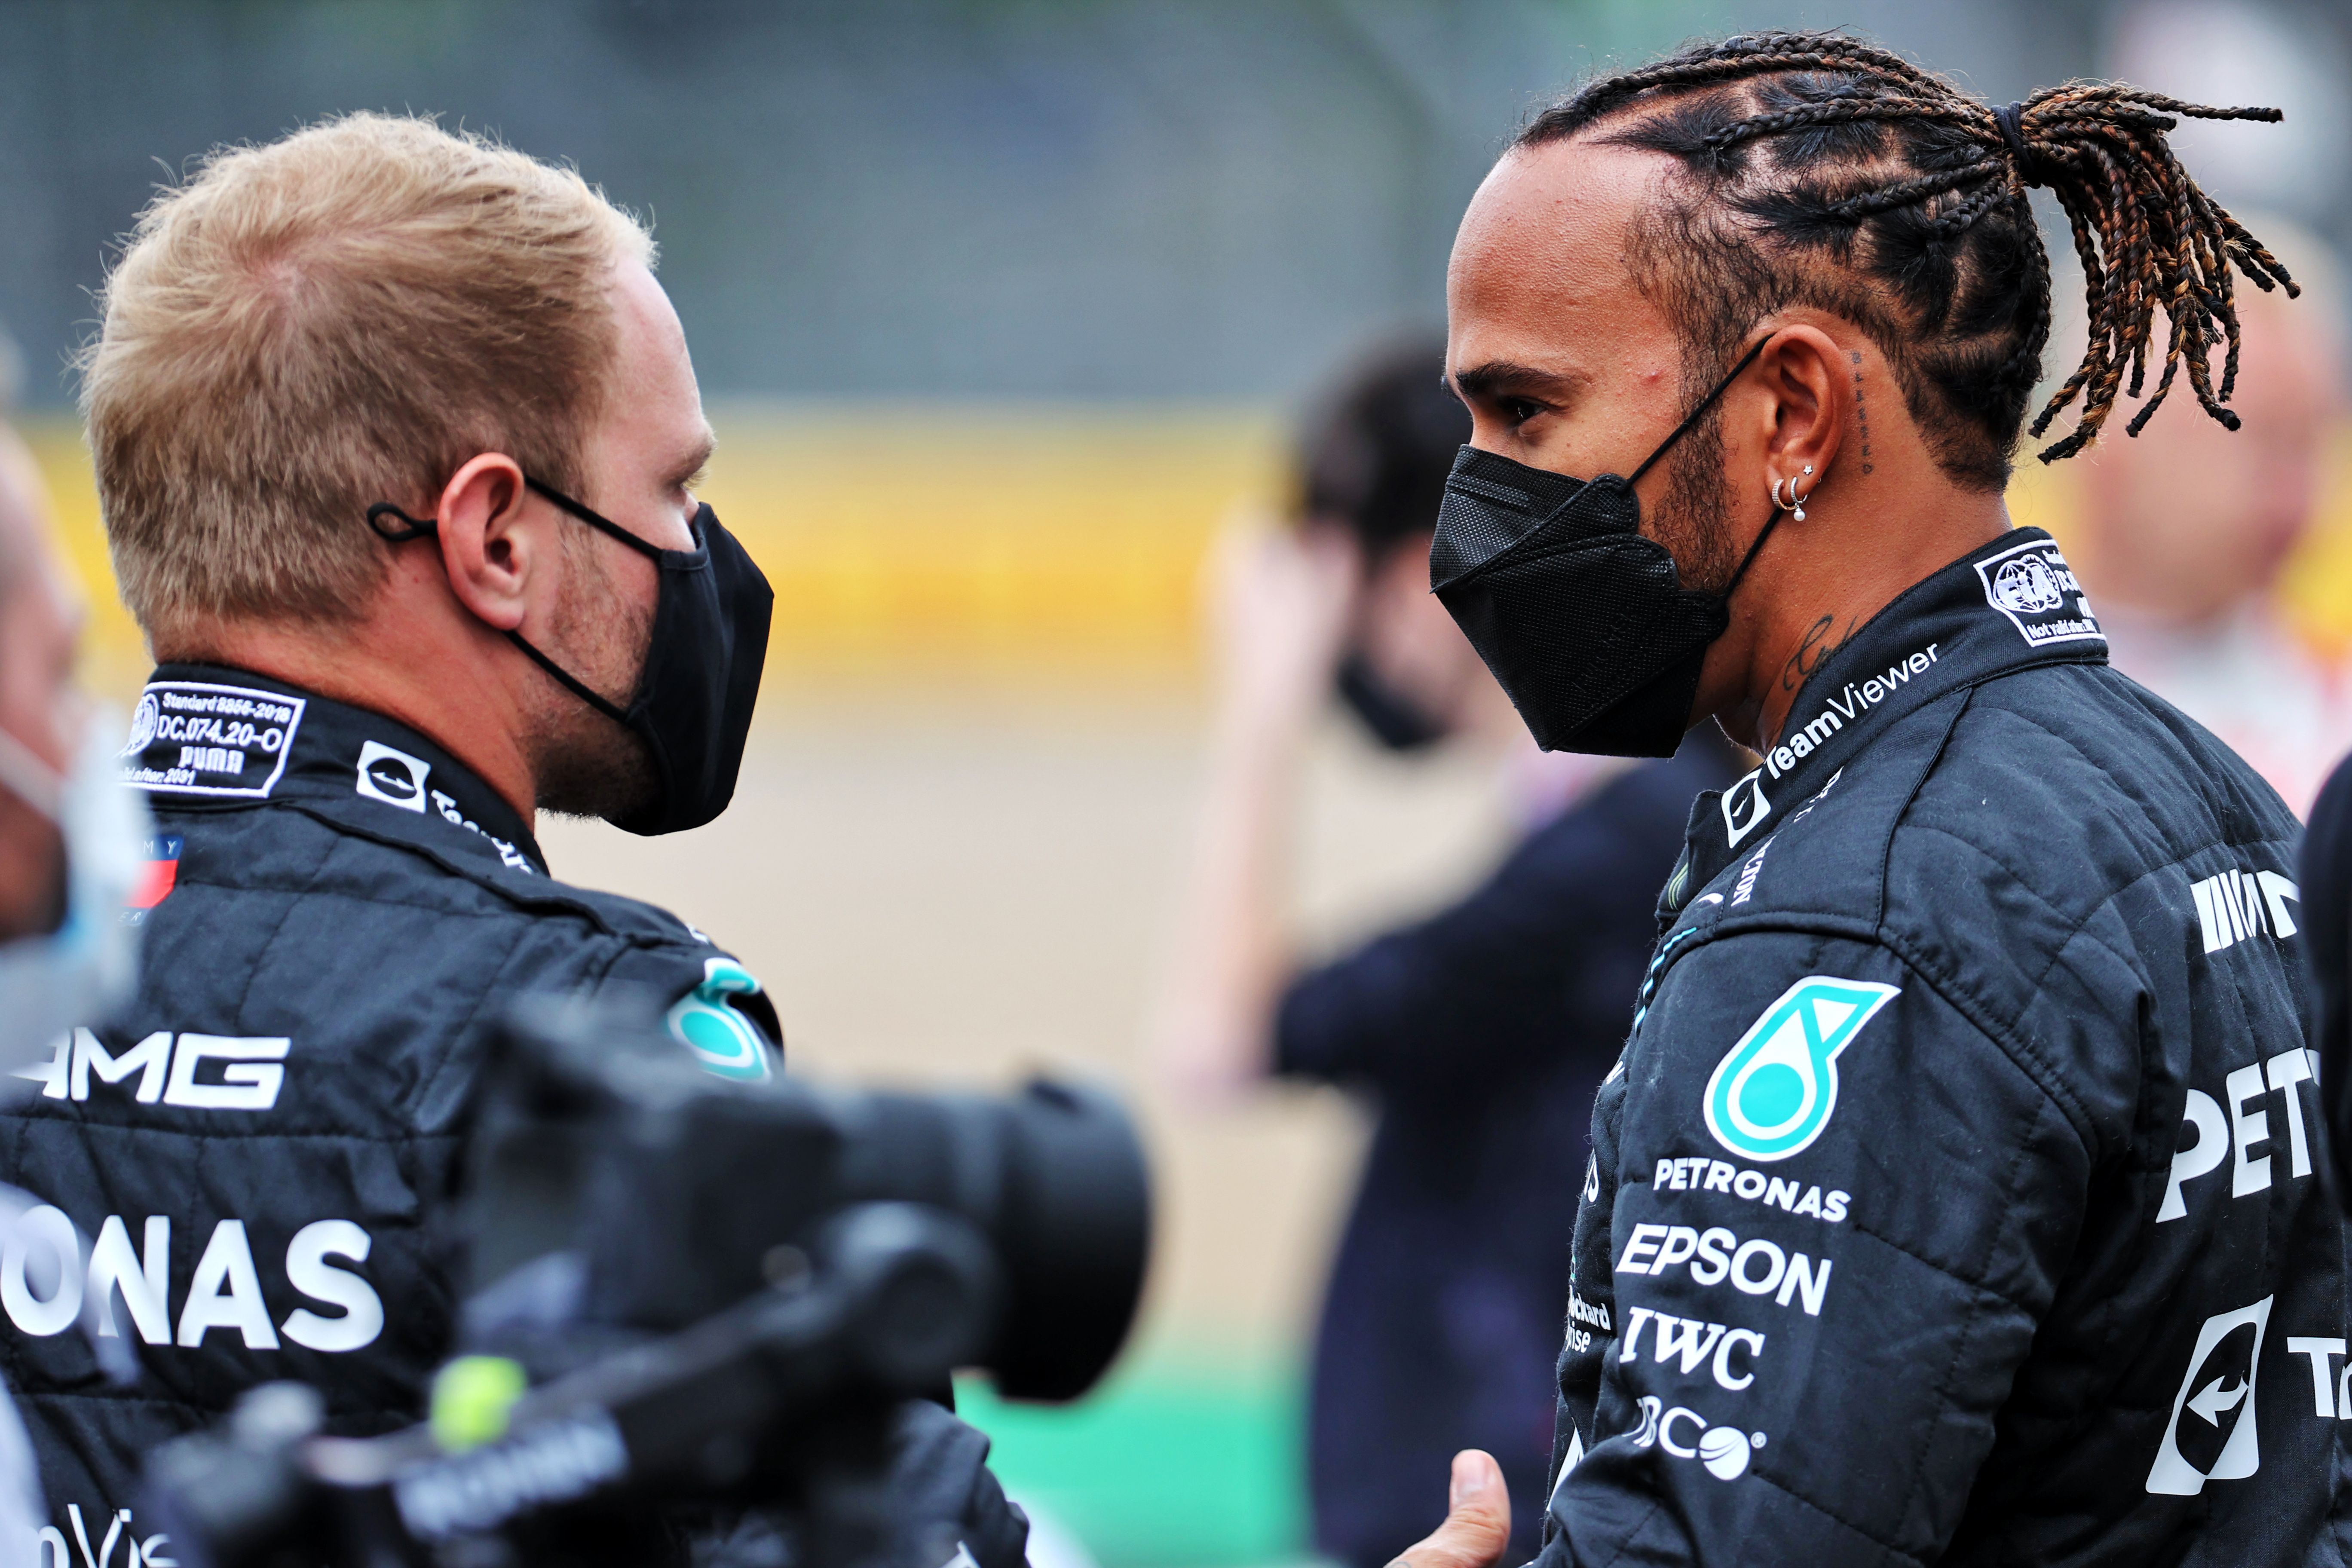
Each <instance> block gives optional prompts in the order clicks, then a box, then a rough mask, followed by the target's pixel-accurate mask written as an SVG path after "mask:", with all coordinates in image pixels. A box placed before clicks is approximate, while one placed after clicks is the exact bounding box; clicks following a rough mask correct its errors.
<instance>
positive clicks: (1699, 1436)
mask: <svg viewBox="0 0 2352 1568" xmlns="http://www.w3.org/2000/svg"><path fill="white" fill-rule="evenodd" d="M1641 1409H1642V1425H1641V1426H1640V1427H1639V1428H1638V1429H1636V1430H1635V1432H1634V1433H1633V1447H1636V1448H1647V1447H1651V1446H1652V1445H1653V1444H1655V1445H1656V1446H1657V1447H1660V1448H1662V1449H1664V1451H1665V1452H1667V1453H1669V1454H1672V1455H1673V1456H1674V1457H1675V1458H1677V1459H1696V1460H1697V1461H1698V1462H1699V1463H1700V1464H1702V1465H1704V1466H1706V1473H1707V1474H1708V1475H1710V1476H1713V1477H1714V1478H1715V1479H1717V1480H1719V1481H1736V1480H1738V1479H1739V1478H1740V1477H1742V1476H1744V1475H1746V1474H1747V1473H1748V1460H1749V1459H1750V1458H1752V1457H1753V1456H1754V1454H1755V1452H1756V1450H1757V1449H1759V1448H1760V1447H1763V1446H1764V1434H1763V1433H1761V1432H1742V1431H1741V1430H1740V1429H1739V1428H1738V1427H1737V1426H1709V1425H1707V1420H1706V1416H1704V1415H1700V1414H1699V1413H1698V1412H1697V1411H1696V1410H1692V1409H1689V1408H1687V1407H1685V1406H1684V1405H1675V1406H1674V1407H1673V1408H1672V1409H1668V1408H1667V1407H1666V1404H1665V1401H1664V1400H1662V1399H1660V1398H1658V1397H1657V1396H1656V1395H1655V1394H1643V1396H1642V1400H1641Z"/></svg>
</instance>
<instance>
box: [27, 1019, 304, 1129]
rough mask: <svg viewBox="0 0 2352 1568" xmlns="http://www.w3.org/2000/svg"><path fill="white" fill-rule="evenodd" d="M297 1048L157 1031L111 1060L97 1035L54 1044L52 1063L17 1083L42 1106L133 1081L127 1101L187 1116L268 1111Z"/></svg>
mask: <svg viewBox="0 0 2352 1568" xmlns="http://www.w3.org/2000/svg"><path fill="white" fill-rule="evenodd" d="M293 1045H294V1042H293V1041H292V1040H290V1039H289V1038H287V1037H285V1036H283V1035H268V1036H245V1035H198V1034H182V1035H174V1034H173V1033H172V1032H171V1031H170V1030H168V1029H158V1030H156V1031H155V1032H154V1033H153V1034H152V1035H149V1036H147V1037H145V1038H144V1039H142V1040H140V1041H139V1042H138V1043H137V1044H136V1045H133V1046H131V1047H129V1048H127V1049H125V1050H124V1051H123V1052H122V1053H121V1055H119V1056H118V1055H116V1054H115V1053H114V1052H113V1051H111V1050H110V1049H109V1048H108V1047H107V1044H106V1042H105V1041H103V1040H101V1039H100V1038H99V1037H98V1034H97V1032H96V1031H95V1030H91V1029H75V1030H73V1031H72V1032H71V1033H69V1034H65V1035H60V1036H58V1040H57V1044H56V1045H55V1046H54V1047H51V1049H50V1052H49V1059H48V1060H47V1061H45V1062H39V1063H37V1064H35V1065H34V1066H32V1067H28V1068H17V1069H16V1077H18V1078H21V1079H28V1080H30V1081H32V1082H34V1083H37V1084H39V1085H40V1086H41V1095H42V1097H43V1098H44V1099H47V1100H88V1099H89V1080H90V1079H92V1078H96V1079H98V1081H99V1082H100V1083H107V1084H119V1083H122V1082H125V1081H126V1080H129V1079H131V1077H132V1075H134V1074H136V1075H137V1083H136V1085H135V1087H134V1088H133V1089H131V1099H132V1100H135V1101H137V1102H138V1103H139V1104H141V1105H154V1104H157V1103H159V1102H160V1103H162V1104H164V1105H172V1106H178V1107H180V1108H181V1109H183V1110H271V1109H273V1108H274V1107H275V1106H276V1105H277V1104H278V1091H279V1090H281V1089H284V1088H285V1086H286V1069H285V1068H283V1067H280V1066H278V1064H279V1063H280V1062H283V1061H284V1060H285V1059H286V1054H287V1052H288V1051H289V1050H291V1049H292V1048H293Z"/></svg>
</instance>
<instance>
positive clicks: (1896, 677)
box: [1658, 528, 2107, 931]
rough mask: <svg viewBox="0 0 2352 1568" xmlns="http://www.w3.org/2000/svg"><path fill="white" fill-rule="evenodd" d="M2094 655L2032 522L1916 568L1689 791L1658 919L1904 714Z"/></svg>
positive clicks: (2070, 576) (2080, 616)
mask: <svg viewBox="0 0 2352 1568" xmlns="http://www.w3.org/2000/svg"><path fill="white" fill-rule="evenodd" d="M2106 661H2107V639H2106V637H2105V634H2104V633H2102V632H2101V631H2100V630H2099V623H2098V619H2097V617H2095V616H2093V615H2092V613H2091V606H2090V604H2089V603H2088V601H2086V600H2085V599H2084V596H2083V588H2082V584H2079V583H2078V582H2076V581H2075V579H2074V572H2073V570H2072V569H2071V568H2069V567H2068V566H2067V564H2066V558H2065V556H2064V555H2063V554H2061V553H2060V552H2059V549H2058V546H2057V545H2056V544H2055V543H2053V542H2052V541H2051V538H2050V535H2048V534H2047V533H2045V532H2043V531H2042V530H2040V529H2038V528H2020V529H2013V530H2011V531H2010V532H2007V533H2004V534H2002V535H2001V536H2000V538H1998V539H1995V540H1993V541H1992V542H1990V543H1987V544H1984V545H1981V546H1979V547H1978V548H1977V549H1975V550H1972V551H1970V552H1969V553H1968V554H1966V555H1963V556H1961V557H1960V558H1959V559H1958V561H1955V562H1953V563H1951V564H1950V565H1948V566H1946V567H1944V568H1943V569H1942V570H1940V571H1938V572H1936V573H1935V574H1932V575H1930V576H1927V577H1925V578H1922V579H1921V580H1920V581H1918V582H1916V583H1915V584H1912V585H1911V586H1910V587H1908V588H1906V589H1905V590H1904V591H1903V592H1902V593H1901V594H1899V595H1896V596H1895V599H1894V601H1893V602H1892V603H1890V604H1889V605H1887V606H1886V607H1885V609H1883V610H1881V611H1879V612H1878V614H1877V615H1875V616H1872V617H1871V618H1870V620H1869V622H1868V623H1867V624H1865V625H1864V626H1863V627H1862V628H1861V629H1860V630H1858V631H1856V632H1855V633H1854V634H1853V637H1849V638H1848V639H1847V640H1846V643H1845V645H1844V646H1843V647H1840V648H1839V649H1838V650H1837V652H1835V653H1833V654H1832V655H1831V656H1830V657H1829V658H1826V659H1824V660H1823V661H1822V665H1821V667H1820V668H1817V669H1815V670H1814V671H1813V673H1812V674H1811V676H1809V677H1807V678H1806V680H1805V683H1804V685H1803V686H1801V687H1800V688H1799V689H1798V691H1797V700H1796V701H1795V702H1794V703H1792V704H1791V705H1790V709H1789V718H1788V721H1787V723H1786V724H1785V725H1783V726H1782V728H1781V731H1780V740H1779V741H1778V742H1777V743H1775V744H1774V745H1773V746H1772V748H1771V749H1770V750H1769V751H1768V752H1765V753H1764V758H1763V765H1762V766H1760V767H1759V768H1757V769H1756V771H1755V772H1753V773H1749V774H1748V776H1747V777H1745V778H1743V779H1740V780H1738V782H1737V783H1735V784H1731V785H1729V786H1728V787H1727V788H1725V789H1721V790H1708V791H1707V792H1706V793H1705V794H1704V795H1700V796H1699V797H1698V799H1697V800H1696V801H1695V802H1693V803H1692V805H1691V817H1690V826H1689V828H1688V830H1687V832H1686V835H1685V842H1684V845H1683V853H1682V857H1681V858H1680V859H1678V860H1676V861H1675V868H1674V871H1673V874H1672V875H1670V876H1669V877H1668V878H1667V879H1666V885H1665V889H1664V891H1663V892H1661V893H1660V894H1659V897H1658V921H1659V928H1658V929H1659V930H1660V931H1664V930H1665V928H1666V926H1667V925H1668V924H1670V923H1672V921H1673V920H1674V917H1675V914H1676V912H1677V911H1679V910H1681V909H1682V907H1683V905H1684V904H1685V902H1686V901H1687V900H1689V898H1690V896H1691V895H1692V894H1693V893H1694V892H1696V890H1698V889H1701V888H1704V887H1706V885H1707V884H1708V883H1709V882H1711V881H1713V880H1714V879H1716V877H1717V874H1719V873H1720V872H1721V871H1722V870H1723V868H1725V867H1727V866H1728V865H1729V864H1730V863H1731V859H1732V857H1733V856H1734V855H1735V854H1738V853H1740V852H1741V851H1742V849H1743V847H1753V846H1754V845H1756V844H1758V843H1759V842H1761V841H1762V840H1763V839H1764V838H1766V837H1769V836H1770V835H1771V833H1772V831H1773V829H1775V828H1777V827H1778V826H1780V819H1781V817H1782V816H1784V815H1785V808H1786V807H1787V806H1788V805H1791V804H1792V803H1795V802H1798V801H1802V800H1805V799H1808V798H1810V797H1811V796H1812V795H1816V794H1818V793H1820V792H1821V791H1822V790H1823V789H1825V788H1827V787H1828V786H1829V784H1830V781H1831V780H1832V779H1833V778H1835V777H1836V776H1837V774H1838V772H1839V770H1840V769H1842V768H1843V767H1844V766H1845V765H1846V764H1847V763H1849V762H1851V761H1852V760H1853V758H1854V757H1856V756H1857V755H1859V754H1860V753H1861V752H1862V751H1863V749H1864V747H1866V746H1868V745H1869V744H1870V743H1871V742H1872V741H1873V740H1874V738H1875V737H1876V736H1878V735H1879V734H1880V733H1882V732H1883V731H1885V729H1886V727H1887V726H1888V725H1890V724H1892V723H1894V722H1895V721H1896V720H1898V719H1900V718H1902V717H1903V716H1904V715H1905V714H1906V713H1909V712H1912V711H1914V710H1916V709H1919V708H1922V707H1925V706H1926V705H1927V703H1929V702H1932V701H1934V700H1936V699H1937V698H1938V697H1941V696H1944V695H1945V694H1946V693H1948V692H1950V691H1953V690H1956V689H1959V688H1961V687H1965V686H1974V685H1977V684H1979V682H1982V681H1986V680H1990V679H1993V678H1994V677H1996V676H2000V675H2006V674H2008V673H2010V672H2011V671H2012V670H2017V669H2024V668H2030V667H2032V666H2034V665H2042V664H2105V662H2106Z"/></svg>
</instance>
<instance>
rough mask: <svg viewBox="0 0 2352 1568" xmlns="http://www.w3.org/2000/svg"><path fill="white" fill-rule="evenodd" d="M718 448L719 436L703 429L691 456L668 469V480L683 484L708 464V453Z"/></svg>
mask: <svg viewBox="0 0 2352 1568" xmlns="http://www.w3.org/2000/svg"><path fill="white" fill-rule="evenodd" d="M718 449H719V437H717V436H715V435H713V434H712V433H711V432H710V431H709V430H705V431H704V432H703V433H702V439H701V441H700V442H699V443H698V444H697V446H696V447H695V448H694V454H693V456H691V457H689V458H687V459H686V461H684V462H682V463H680V464H679V465H678V466H677V468H672V469H671V470H670V473H669V482H670V483H671V484H673V485H684V484H685V483H686V482H687V481H688V479H693V478H694V477H695V476H697V475H698V474H699V473H701V472H702V470H703V469H705V468H709V466H710V454H711V453H713V452H715V451H717V450H718Z"/></svg>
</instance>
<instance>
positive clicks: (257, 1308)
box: [0, 1204, 383, 1354]
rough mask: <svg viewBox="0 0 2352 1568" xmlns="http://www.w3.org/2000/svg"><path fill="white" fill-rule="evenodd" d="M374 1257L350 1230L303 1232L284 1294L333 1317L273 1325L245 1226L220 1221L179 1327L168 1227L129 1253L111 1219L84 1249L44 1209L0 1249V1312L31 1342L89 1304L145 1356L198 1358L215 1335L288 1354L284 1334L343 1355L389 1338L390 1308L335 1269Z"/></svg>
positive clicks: (160, 1222) (181, 1299)
mask: <svg viewBox="0 0 2352 1568" xmlns="http://www.w3.org/2000/svg"><path fill="white" fill-rule="evenodd" d="M373 1245H374V1243H373V1238H372V1237H370V1236H369V1235H368V1233H367V1232H366V1231H365V1230H363V1229H362V1228H361V1227H360V1226H358V1225H356V1224H354V1223H353V1222H352V1221H350V1220H347V1219H322V1220H316V1221H313V1222H312V1223H310V1224H309V1225H306V1226H303V1227H302V1228H301V1229H299V1230H298V1231H296V1232H295V1233H294V1237H293V1239H292V1240H291V1241H289V1242H288V1243H287V1246H286V1258H285V1268H284V1276H283V1277H284V1279H285V1280H286V1283H287V1284H288V1285H289V1287H291V1288H292V1289H294V1290H296V1291H297V1292H299V1294H301V1295H303V1296H306V1297H308V1298H310V1300H312V1301H314V1302H316V1303H318V1304H319V1305H320V1306H322V1307H328V1308H333V1309H337V1310H336V1311H335V1312H334V1313H333V1315H329V1314H327V1313H324V1312H314V1311H312V1310H310V1308H309V1307H298V1308H296V1309H295V1310H293V1311H292V1312H290V1313H289V1314H288V1315H287V1316H286V1318H285V1319H284V1320H283V1321H279V1322H276V1323H273V1322H271V1321H270V1317H269V1307H268V1302H267V1301H266V1300H264V1298H263V1295H262V1289H261V1274H260V1271H259V1270H258V1269H257V1268H256V1267H255V1266H254V1254H253V1247H252V1244H251V1242H250V1240H249V1239H248V1238H247V1235H246V1227H245V1222H244V1221H243V1220H241V1219H224V1220H220V1221H218V1222H216V1223H215V1225H214V1226H213V1229H212V1235H211V1237H210V1238H209V1239H208V1240H207V1241H206V1242H205V1250H204V1255H203V1256H202V1257H201V1258H197V1260H196V1267H195V1272H194V1274H192V1275H191V1276H189V1278H188V1280H187V1283H186V1286H185V1287H184V1289H182V1290H180V1291H179V1292H178V1293H177V1298H176V1299H177V1300H178V1303H179V1314H178V1318H177V1320H176V1321H174V1319H173V1300H174V1292H173V1289H172V1284H173V1281H172V1221H171V1217H170V1216H169V1215H148V1216H147V1217H146V1222H145V1224H144V1226H142V1230H141V1234H140V1244H139V1247H138V1248H137V1250H135V1251H134V1250H133V1249H132V1247H131V1232H130V1229H129V1227H128V1226H125V1225H124V1223H123V1220H122V1216H121V1215H107V1216H106V1219H105V1221H104V1223H103V1224H101V1225H100V1226H99V1231H98V1239H97V1240H96V1241H95V1242H86V1241H85V1240H84V1238H83V1237H82V1234H81V1232H80V1230H79V1228H78V1227H76V1226H75V1225H74V1223H73V1221H72V1220H71V1219H69V1218H68V1217H67V1216H66V1215H65V1213H64V1211H62V1210H60V1209H58V1208H55V1207H52V1206H50V1205H47V1204H43V1205H39V1206H37V1207H36V1208H31V1209H27V1210H26V1212H25V1213H24V1214H23V1215H21V1216H20V1217H19V1218H18V1219H17V1220H16V1223H15V1224H14V1225H13V1226H9V1228H8V1235H7V1242H6V1246H5V1249H0V1310H5V1313H6V1315H7V1319H8V1321H9V1322H10V1323H11V1324H13V1325H15V1327H16V1331H18V1332H19V1333H24V1334H29V1335H31V1336H33V1337H34V1338H36V1339H47V1338H48V1337H49V1336H51V1335H54V1334H61V1333H63V1332H65V1331H67V1330H68V1329H69V1328H71V1327H73V1325H74V1324H75V1323H76V1322H78V1321H80V1319H81V1317H82V1313H83V1307H84V1303H85V1301H87V1302H88V1303H89V1306H91V1307H92V1308H94V1309H95V1312H96V1316H97V1319H98V1332H99V1334H100V1337H101V1338H113V1337H115V1336H118V1335H122V1334H123V1333H124V1329H125V1323H124V1320H125V1319H127V1320H128V1326H129V1329H130V1331H132V1332H135V1333H137V1334H138V1336H139V1338H140V1339H141V1340H142V1342H145V1343H147V1344H150V1345H177V1346H178V1347H179V1348H181V1349H182V1350H197V1349H201V1348H202V1347H203V1345H204V1342H205V1335H206V1334H208V1333H210V1332H212V1331H215V1330H216V1329H218V1330H226V1331H235V1332H236V1335H237V1337H238V1339H239V1340H240V1341H242V1342H243V1343H244V1345H245V1348H246V1349H247V1350H258V1351H274V1350H278V1349H281V1348H282V1345H281V1342H280V1339H279V1336H280V1334H281V1333H282V1334H283V1335H284V1337H285V1338H286V1339H288V1340H291V1341H293V1342H295V1343H296V1344H298V1345H300V1346H302V1347H304V1348H305V1349H307V1350H314V1351H320V1352H328V1353H334V1354H339V1353H341V1352H347V1351H355V1350H359V1349H361V1348H362V1347H364V1346H367V1345H371V1344H373V1343H374V1342H375V1340H376V1337H377V1336H378V1335H379V1334H381V1333H383V1300H382V1298H380V1297H379V1296H377V1295H376V1293H375V1287H374V1286H373V1285H371V1284H369V1283H368V1282H367V1280H366V1279H362V1277H361V1276H360V1275H358V1274H356V1273H354V1272H352V1270H351V1269H349V1268H343V1267H340V1266H338V1264H337V1263H335V1262H332V1261H331V1259H344V1260H347V1261H348V1262H351V1263H364V1262H366V1261H367V1257H368V1253H369V1252H370V1251H371V1250H373ZM85 1247H86V1248H87V1251H85ZM118 1307H120V1308H121V1312H120V1314H118V1312H117V1310H116V1309H117V1308H118Z"/></svg>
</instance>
